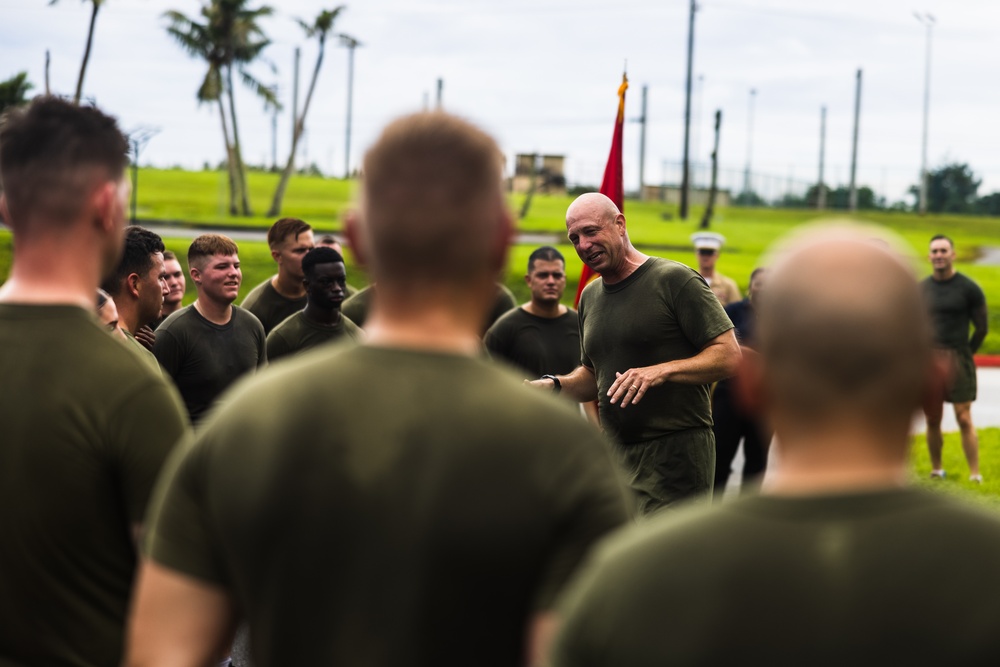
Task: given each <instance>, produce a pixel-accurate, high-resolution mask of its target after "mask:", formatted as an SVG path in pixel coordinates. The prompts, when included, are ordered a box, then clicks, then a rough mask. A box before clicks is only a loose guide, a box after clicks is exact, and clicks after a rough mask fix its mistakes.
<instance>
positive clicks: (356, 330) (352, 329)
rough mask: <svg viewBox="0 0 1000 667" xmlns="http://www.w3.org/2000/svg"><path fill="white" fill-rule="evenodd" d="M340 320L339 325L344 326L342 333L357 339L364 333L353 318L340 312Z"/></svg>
mask: <svg viewBox="0 0 1000 667" xmlns="http://www.w3.org/2000/svg"><path fill="white" fill-rule="evenodd" d="M300 313H301V311H300ZM302 317H303V318H305V315H303V316H302ZM340 322H341V324H340V326H342V327H343V328H344V333H346V334H348V335H349V336H351V337H352V338H355V339H357V338H358V337H360V336H363V335H364V333H365V330H364V329H362V328H361V327H359V326H358V325H357V324H355V323H354V320H352V319H351V318H349V317H348V316H347V315H344V314H343V313H341V314H340Z"/></svg>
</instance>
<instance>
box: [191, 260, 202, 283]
mask: <svg viewBox="0 0 1000 667" xmlns="http://www.w3.org/2000/svg"><path fill="white" fill-rule="evenodd" d="M188 273H189V274H191V280H192V281H193V282H194V284H196V285H200V284H201V269H199V268H198V267H197V266H195V265H194V263H193V262H192V263H191V266H189V267H188Z"/></svg>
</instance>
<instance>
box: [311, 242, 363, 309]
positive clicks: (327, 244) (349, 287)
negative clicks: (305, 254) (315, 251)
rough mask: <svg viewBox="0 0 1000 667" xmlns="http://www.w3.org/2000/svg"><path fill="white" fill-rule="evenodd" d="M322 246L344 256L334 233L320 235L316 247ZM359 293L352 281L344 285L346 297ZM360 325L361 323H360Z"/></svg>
mask: <svg viewBox="0 0 1000 667" xmlns="http://www.w3.org/2000/svg"><path fill="white" fill-rule="evenodd" d="M321 246H325V247H327V248H332V249H334V250H336V251H337V252H338V253H340V256H341V257H343V256H344V249H343V248H342V247H341V245H340V241H338V240H337V237H336V236H334V235H333V234H324V235H323V236H321V237H319V240H318V241H316V247H317V248H319V247H321ZM357 293H358V288H357V287H354V286H353V285H351V284H350V283H347V285H346V286H345V287H344V298H345V299H349V298H351V297H352V296H354V295H355V294H357ZM358 326H361V325H360V324H359V325H358Z"/></svg>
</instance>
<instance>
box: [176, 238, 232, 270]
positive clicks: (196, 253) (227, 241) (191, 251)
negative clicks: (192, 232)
mask: <svg viewBox="0 0 1000 667" xmlns="http://www.w3.org/2000/svg"><path fill="white" fill-rule="evenodd" d="M239 253H240V249H239V246H237V245H236V242H235V241H233V240H232V239H231V238H229V237H228V236H223V235H222V234H202V235H201V236H199V237H198V238H196V239H195V240H194V241H192V242H191V246H190V247H189V248H188V266H191V265H193V264H197V263H200V261H201V260H202V259H204V258H206V257H211V256H212V255H223V256H226V257H228V256H230V255H238V254H239Z"/></svg>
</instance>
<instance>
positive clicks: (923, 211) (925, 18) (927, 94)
mask: <svg viewBox="0 0 1000 667" xmlns="http://www.w3.org/2000/svg"><path fill="white" fill-rule="evenodd" d="M913 15H914V16H916V17H917V20H918V21H920V23H921V25H924V26H926V27H927V55H926V59H927V62H926V64H925V65H924V141H923V148H922V150H921V158H920V205H919V208H920V215H927V180H928V175H927V117H928V115H929V112H930V106H931V28H933V27H934V23H935V20H934V17H933V16H931V15H930V14H926V13H925V14H923V15H920V14H918V13H917V12H913Z"/></svg>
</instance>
